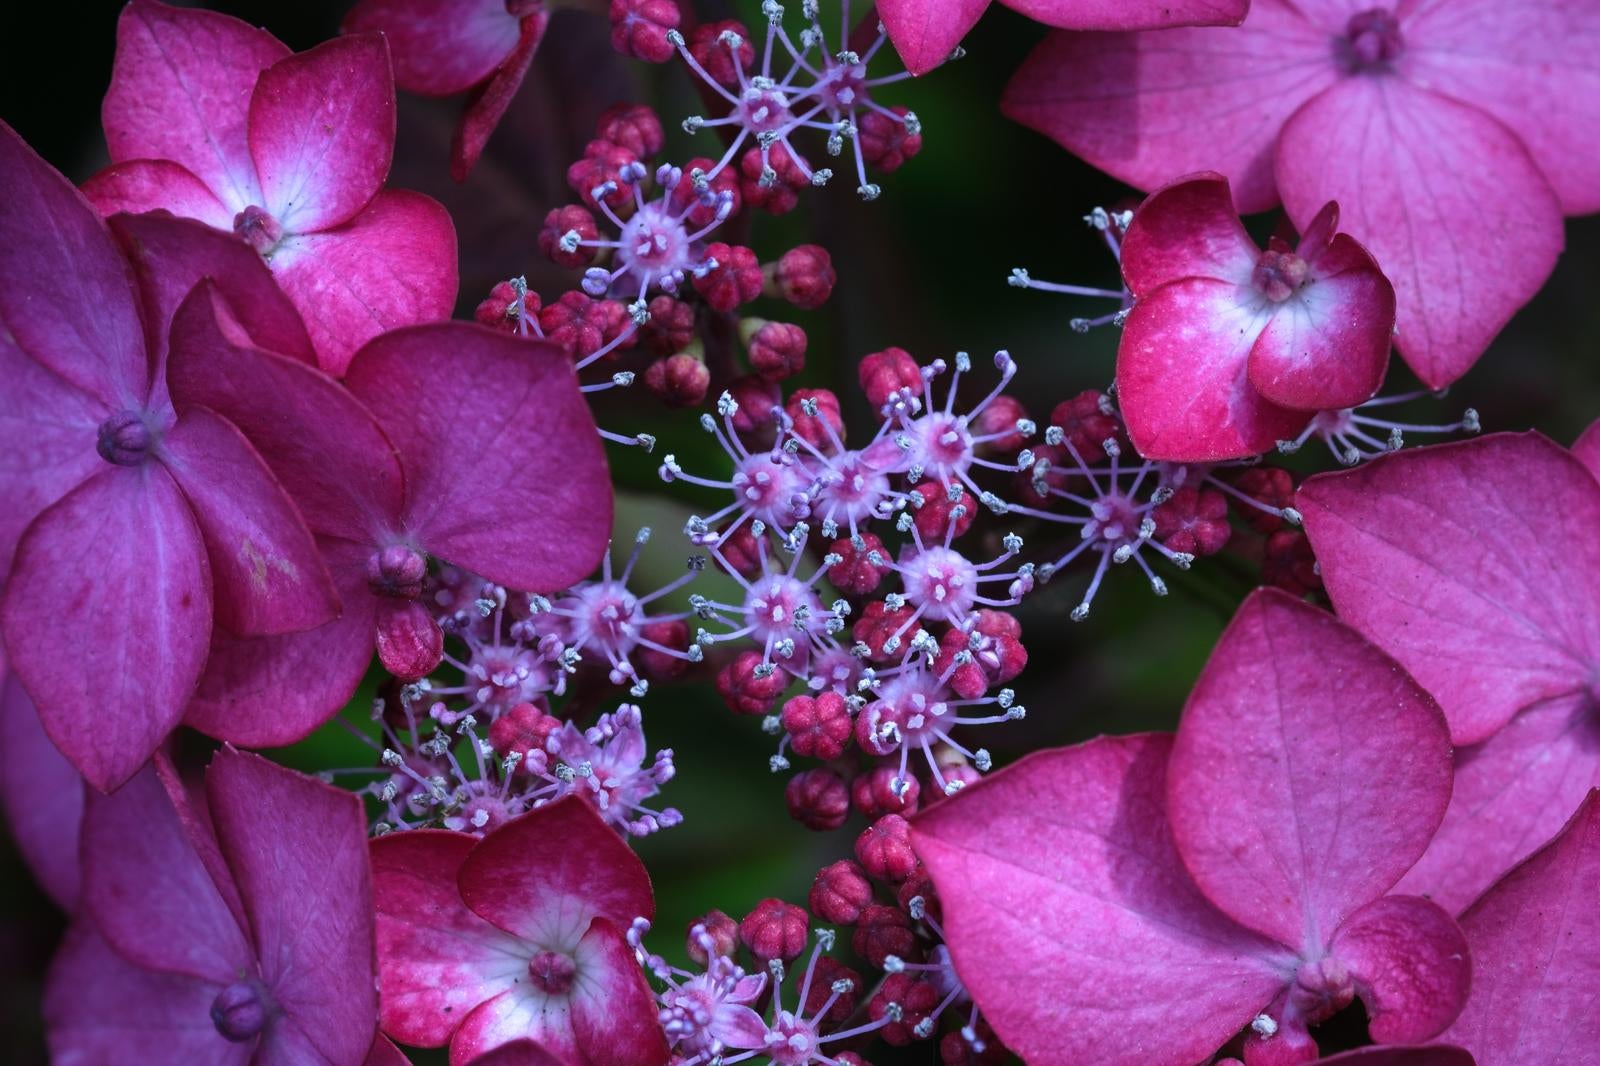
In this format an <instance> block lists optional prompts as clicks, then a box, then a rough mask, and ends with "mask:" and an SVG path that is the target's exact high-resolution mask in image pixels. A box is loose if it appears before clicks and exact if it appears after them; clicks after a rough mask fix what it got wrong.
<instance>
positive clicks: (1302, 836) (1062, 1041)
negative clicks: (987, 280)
mask: <svg viewBox="0 0 1600 1066" xmlns="http://www.w3.org/2000/svg"><path fill="white" fill-rule="evenodd" d="M1450 774H1451V767H1450V744H1449V736H1448V733H1447V731H1446V727H1445V723H1444V719H1443V717H1442V716H1441V715H1440V713H1439V709H1438V707H1437V706H1436V705H1435V704H1434V703H1433V701H1432V700H1431V699H1430V698H1429V697H1428V695H1427V694H1426V693H1425V692H1423V691H1422V689H1421V688H1420V687H1419V686H1418V685H1417V684H1416V683H1415V682H1414V681H1412V680H1411V678H1409V677H1408V676H1407V675H1406V674H1405V672H1404V671H1402V670H1400V669H1399V668H1398V667H1397V666H1396V665H1395V664H1394V662H1393V661H1392V660H1390V659H1389V658H1388V657H1387V656H1385V655H1384V654H1383V653H1382V652H1380V651H1378V650H1377V649H1376V648H1374V647H1373V646H1372V645H1370V644H1368V643H1367V642H1366V641H1364V640H1363V639H1362V638H1361V637H1360V636H1359V635H1358V634H1356V633H1355V632H1354V631H1352V630H1350V629H1349V628H1347V627H1345V626H1344V625H1342V624H1341V623H1339V622H1338V621H1337V620H1336V619H1334V618H1333V617H1332V616H1331V615H1328V614H1326V613H1324V612H1322V611H1319V610H1317V609H1315V608H1312V607H1308V606H1306V605H1304V604H1303V603H1300V602H1299V601H1297V600H1295V599H1293V598H1291V597H1290V596H1288V595H1287V594H1285V593H1281V592H1276V591H1266V590H1264V591H1260V592H1257V593H1255V594H1253V595H1252V596H1251V597H1250V599H1248V600H1246V601H1245V604H1244V606H1243V607H1241V608H1240V610H1239V613H1238V614H1237V615H1236V616H1235V618H1234V620H1233V622H1232V623H1231V624H1230V625H1229V627H1228V629H1227V631H1226V632H1225V633H1224V634H1223V636H1222V639H1221V640H1220V641H1219V643H1218V645H1217V648H1216V650H1215V651H1214V652H1213V654H1212V657H1211V660H1210V661H1209V662H1208V663H1207V665H1206V668H1205V670H1204V671H1203V672H1202V674H1201V677H1200V679H1199V681H1198V682H1197V683H1196V686H1195V689H1194V692H1193V694H1192V695H1191V697H1190V699H1189V703H1188V705H1187V707H1186V708H1185V710H1184V715H1183V719H1182V721H1181V723H1180V725H1179V728H1178V733H1177V736H1176V737H1175V738H1170V739H1169V738H1168V737H1166V736H1164V735H1160V734H1145V735H1141V736H1131V737H1115V738H1101V739H1099V740H1094V741H1090V742H1088V743H1086V744H1082V745H1079V746H1077V747H1074V748H1065V749H1061V750H1058V751H1054V752H1046V753H1041V754H1037V755H1034V756H1031V757H1030V758H1028V759H1025V760H1023V761H1022V762H1020V763H1018V764H1016V765H1015V766H1013V767H1010V768H1008V769H1006V770H1003V771H1001V772H999V773H997V774H996V775H994V776H993V777H991V778H989V779H988V780H987V781H984V782H980V783H979V784H977V785H976V786H974V787H972V788H969V789H967V790H964V791H963V792H962V793H961V794H960V795H959V796H957V797H956V798H954V799H951V800H946V801H943V802H941V803H938V804H936V805H934V806H933V807H931V808H929V809H928V810H927V811H925V812H923V813H922V814H920V815H918V816H917V817H916V818H915V819H914V821H913V834H912V841H913V845H914V846H915V848H916V850H917V853H918V855H920V856H921V858H922V860H923V862H924V863H926V864H927V867H928V872H929V873H930V875H931V876H932V878H933V881H934V884H935V885H936V886H937V887H938V890H939V899H940V901H941V904H942V907H943V911H944V923H943V924H944V928H945V932H946V934H947V937H948V946H949V949H950V952H951V956H952V958H953V960H954V962H955V965H956V968H957V971H958V972H959V973H960V975H961V979H962V981H963V983H964V984H965V986H966V987H967V989H968V990H969V991H970V992H971V994H972V996H973V998H974V1000H975V1001H976V1002H977V1004H978V1005H979V1007H980V1008H982V1010H983V1013H984V1017H985V1018H986V1019H988V1021H989V1023H990V1024H991V1025H992V1026H993V1027H994V1030H995V1032H996V1033H997V1034H999V1036H1000V1038H1001V1039H1002V1040H1004V1041H1005V1043H1006V1044H1007V1045H1008V1046H1010V1047H1012V1048H1013V1049H1015V1050H1016V1051H1017V1052H1018V1053H1019V1054H1021V1055H1022V1056H1023V1057H1024V1058H1025V1059H1027V1060H1028V1061H1030V1062H1039V1063H1071V1062H1079V1061H1094V1062H1102V1063H1108V1064H1118V1063H1127V1064H1130V1066H1132V1064H1135V1063H1138V1064H1149V1063H1190V1062H1196V1061H1200V1060H1202V1059H1204V1058H1206V1057H1207V1056H1209V1055H1211V1054H1212V1053H1213V1052H1215V1051H1216V1050H1217V1049H1218V1048H1219V1047H1220V1046H1221V1045H1222V1044H1223V1043H1224V1042H1226V1041H1227V1040H1228V1039H1229V1038H1230V1037H1231V1036H1233V1035H1234V1034H1235V1033H1236V1032H1238V1031H1239V1030H1241V1029H1244V1028H1246V1027H1248V1030H1249V1031H1248V1033H1247V1035H1246V1038H1245V1056H1246V1061H1248V1062H1250V1063H1252V1064H1265V1063H1274V1064H1275V1063H1292V1062H1304V1061H1308V1060H1310V1059H1312V1058H1314V1057H1315V1056H1316V1044H1315V1042H1314V1041H1313V1039H1312V1038H1311V1036H1310V1035H1309V1033H1308V1032H1307V1027H1308V1026H1309V1025H1312V1024H1315V1023H1317V1022H1320V1021H1324V1020H1326V1019H1327V1018H1329V1017H1331V1016H1332V1015H1333V1014H1334V1013H1335V1012H1336V1011H1338V1010H1339V1009H1341V1008H1342V1007H1344V1006H1346V1005H1347V1004H1349V1003H1350V1002H1351V1001H1352V999H1353V998H1355V997H1356V996H1359V997H1360V998H1361V999H1362V1000H1363V1001H1364V1002H1365V1004H1366V1006H1367V1010H1368V1014H1369V1017H1370V1023H1369V1027H1370V1030H1371V1033H1372V1036H1373V1038H1374V1040H1376V1041H1377V1042H1379V1043H1418V1042H1421V1041H1423V1040H1427V1039H1429V1038H1431V1037H1433V1036H1435V1035H1436V1034H1438V1033H1439V1032H1440V1031H1441V1030H1442V1029H1444V1027H1445V1026H1447V1025H1449V1024H1450V1022H1451V1021H1453V1020H1454V1018H1455V1016H1456V1013H1457V1012H1458V1011H1459V1010H1460V1008H1461V1005H1462V1003H1463V1002H1464V1001H1465V999H1466V995H1467V989H1468V982H1469V977H1470V965H1469V962H1468V959H1467V949H1466V945H1465V942H1464V940H1463V939H1462V935H1461V931H1460V930H1459V929H1458V928H1457V927H1456V925H1455V922H1454V921H1453V920H1452V919H1451V918H1450V916H1449V915H1448V914H1447V913H1445V911H1444V910H1442V909H1441V908H1440V907H1439V906H1437V905H1436V904H1434V903H1431V902H1429V901H1428V900H1426V899H1422V898H1419V897H1414V896H1397V895H1386V893H1387V892H1388V890H1389V889H1390V888H1391V887H1393V886H1394V884H1395V882H1397V881H1398V880H1399V879H1400V877H1401V875H1402V874H1404V873H1405V871H1406V870H1407V869H1408V868H1409V867H1410V866H1411V864H1412V863H1413V862H1415V861H1416V859H1417V858H1418V856H1420V855H1421V854H1422V852H1423V850H1424V849H1425V848H1426V847H1427V844H1428V841H1429V839H1430V838H1431V837H1432V835H1433V832H1434V830H1435V829H1436V828H1437V826H1438V824H1439V821H1440V819H1441V818H1442V817H1443V814H1444V809H1445V806H1446V804H1447V802H1448V800H1449V796H1450Z"/></svg>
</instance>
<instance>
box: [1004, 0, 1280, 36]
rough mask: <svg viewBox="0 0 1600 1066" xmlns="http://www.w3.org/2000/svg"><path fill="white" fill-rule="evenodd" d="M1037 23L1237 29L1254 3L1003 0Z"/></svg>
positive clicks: (1068, 26)
mask: <svg viewBox="0 0 1600 1066" xmlns="http://www.w3.org/2000/svg"><path fill="white" fill-rule="evenodd" d="M1001 2H1002V3H1004V4H1005V5H1006V6H1007V7H1009V8H1010V9H1011V10H1013V11H1020V12H1022V14H1024V15H1027V16H1028V17H1029V18H1031V19H1033V20H1034V21H1035V22H1043V23H1044V24H1046V25H1047V26H1060V27H1062V28H1064V29H1069V30H1159V29H1166V28H1168V27H1171V26H1237V25H1238V24H1239V23H1240V22H1241V21H1243V20H1244V16H1245V14H1246V12H1248V11H1249V10H1250V0H1001Z"/></svg>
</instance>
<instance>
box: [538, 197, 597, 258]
mask: <svg viewBox="0 0 1600 1066" xmlns="http://www.w3.org/2000/svg"><path fill="white" fill-rule="evenodd" d="M569 233H576V234H577V235H578V240H580V241H593V240H597V239H598V238H599V236H600V228H599V227H598V226H597V225H595V221H594V216H593V215H591V214H590V213H589V209H588V208H586V207H583V206H581V205H579V204H568V205H567V206H565V207H558V208H556V209H555V210H553V211H551V212H550V213H549V214H548V215H545V216H544V225H543V226H542V227H541V228H540V229H539V237H538V242H539V252H540V254H541V255H543V256H545V258H547V259H549V260H550V261H551V262H552V263H555V264H556V265H557V266H564V267H567V268H568V269H570V270H576V269H578V268H579V267H586V266H588V265H589V264H590V263H593V262H594V257H595V249H594V248H586V247H584V246H583V245H579V246H578V247H576V248H574V249H573V250H571V251H567V250H565V249H563V248H562V247H561V242H562V241H563V240H564V239H566V238H567V235H568V234H569Z"/></svg>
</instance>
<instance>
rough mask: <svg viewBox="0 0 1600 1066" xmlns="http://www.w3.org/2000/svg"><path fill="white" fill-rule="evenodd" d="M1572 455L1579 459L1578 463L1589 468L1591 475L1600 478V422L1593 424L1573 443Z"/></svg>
mask: <svg viewBox="0 0 1600 1066" xmlns="http://www.w3.org/2000/svg"><path fill="white" fill-rule="evenodd" d="M1572 454H1573V455H1576V456H1577V457H1578V462H1580V463H1582V464H1583V465H1584V466H1586V467H1588V468H1589V473H1591V474H1593V475H1594V476H1595V477H1597V478H1600V420H1596V421H1594V422H1591V423H1590V424H1589V428H1588V429H1586V430H1584V431H1583V432H1582V433H1580V434H1579V435H1578V439H1577V440H1575V441H1573V442H1572Z"/></svg>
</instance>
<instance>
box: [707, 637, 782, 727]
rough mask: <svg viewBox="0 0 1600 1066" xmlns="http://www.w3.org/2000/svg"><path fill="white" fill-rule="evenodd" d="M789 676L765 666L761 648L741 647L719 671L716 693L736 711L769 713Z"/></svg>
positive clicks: (739, 712) (740, 712)
mask: <svg viewBox="0 0 1600 1066" xmlns="http://www.w3.org/2000/svg"><path fill="white" fill-rule="evenodd" d="M768 665H769V666H770V665H771V664H768ZM790 680H791V679H790V677H789V675H788V674H786V673H784V672H783V671H782V670H779V669H776V668H773V669H771V670H770V671H766V670H763V669H762V663H761V653H760V652H758V651H742V652H740V653H739V654H738V655H737V656H735V657H734V660H733V662H731V663H729V664H728V665H727V666H724V667H723V668H722V669H721V670H719V671H718V672H717V694H718V695H719V696H721V697H722V702H723V703H725V704H727V705H728V709H729V710H730V711H732V712H734V713H735V714H766V713H767V712H768V711H770V710H772V705H773V704H774V703H776V702H777V701H778V697H779V696H781V695H783V690H784V689H786V688H788V687H789V681H790Z"/></svg>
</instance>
